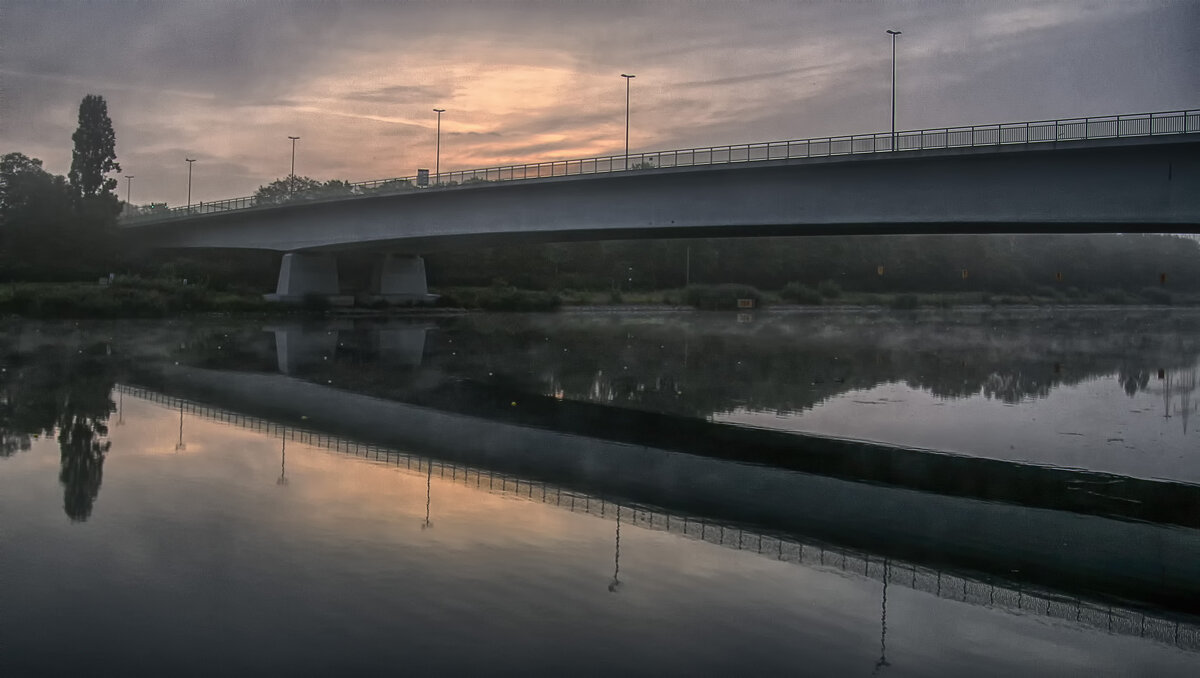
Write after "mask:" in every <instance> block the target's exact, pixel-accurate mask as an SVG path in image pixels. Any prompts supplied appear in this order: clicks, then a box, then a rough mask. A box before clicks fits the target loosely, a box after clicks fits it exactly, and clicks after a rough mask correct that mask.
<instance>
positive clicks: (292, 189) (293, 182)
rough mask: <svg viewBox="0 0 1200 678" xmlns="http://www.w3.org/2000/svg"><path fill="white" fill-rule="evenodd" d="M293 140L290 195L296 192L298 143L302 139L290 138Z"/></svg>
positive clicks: (289, 179)
mask: <svg viewBox="0 0 1200 678" xmlns="http://www.w3.org/2000/svg"><path fill="white" fill-rule="evenodd" d="M288 138H289V139H291V140H292V171H291V172H290V173H289V174H288V195H291V194H293V193H295V192H296V141H297V140H298V139H299V138H300V137H293V136H289V137H288Z"/></svg>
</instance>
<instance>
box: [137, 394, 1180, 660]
mask: <svg viewBox="0 0 1200 678" xmlns="http://www.w3.org/2000/svg"><path fill="white" fill-rule="evenodd" d="M116 388H117V390H118V391H119V392H121V393H125V394H127V395H130V396H133V397H136V398H140V399H142V400H147V401H150V402H154V403H157V404H160V405H165V406H167V407H169V408H171V409H172V410H176V409H178V410H182V411H183V412H186V413H189V414H193V415H196V416H200V417H203V418H205V419H209V420H211V421H215V422H219V423H223V424H228V425H231V426H238V427H241V428H245V429H249V430H253V431H259V432H262V433H265V434H267V435H271V436H279V437H281V438H283V439H286V440H289V441H296V442H299V443H301V444H305V445H309V446H311V447H317V448H322V449H326V450H333V451H336V452H340V453H343V454H348V455H352V456H355V457H358V458H362V459H367V460H371V461H375V462H379V463H385V464H389V465H393V466H396V467H403V468H405V469H407V470H411V471H413V472H415V473H420V474H431V473H433V472H435V471H436V473H437V476H438V478H439V479H442V480H448V481H451V482H456V483H462V484H463V485H465V486H474V487H476V488H477V489H480V490H484V491H487V492H489V493H493V494H498V495H501V496H506V497H516V498H523V499H526V500H531V501H537V502H541V503H543V504H549V505H552V506H557V507H559V508H564V509H567V510H569V511H571V512H573V513H586V514H588V515H592V516H596V517H599V518H612V519H614V520H616V519H617V517H618V516H619V517H620V519H621V521H623V522H626V524H632V525H634V526H637V527H641V528H645V529H651V530H660V531H665V532H670V533H673V534H679V535H683V536H686V537H689V538H692V539H698V540H701V541H705V542H708V543H710V544H716V545H719V546H724V547H726V548H730V549H736V550H739V551H751V552H754V553H757V554H759V555H762V556H765V557H769V558H774V559H776V560H780V561H784V562H789V563H797V564H802V565H807V566H809V567H817V568H831V569H835V570H840V571H842V572H845V573H849V574H853V575H857V576H862V577H866V578H868V579H873V580H875V581H878V582H881V583H882V582H886V583H887V584H896V585H900V586H905V587H908V588H911V589H914V590H917V591H923V592H926V593H930V594H933V595H935V596H937V597H939V598H947V599H950V600H957V601H959V602H964V603H971V604H974V605H984V606H987V607H995V608H999V609H1003V610H1007V611H1011V612H1024V613H1035V614H1039V615H1043V616H1047V617H1052V618H1055V619H1064V620H1068V621H1074V622H1076V623H1081V624H1085V625H1088V626H1091V627H1093V628H1097V629H1103V630H1105V631H1107V632H1109V633H1120V634H1122V635H1131V636H1138V637H1142V638H1147V639H1150V640H1154V641H1157V642H1160V643H1166V644H1169V645H1174V646H1176V647H1179V648H1182V649H1185V650H1190V651H1200V626H1196V625H1193V624H1187V623H1182V622H1180V621H1177V620H1171V619H1167V618H1164V617H1156V616H1153V615H1150V614H1146V613H1143V612H1139V611H1135V610H1129V609H1123V608H1119V607H1114V606H1112V605H1099V604H1096V603H1093V602H1089V601H1087V600H1084V599H1081V598H1079V597H1074V596H1071V597H1068V596H1062V595H1059V594H1055V593H1052V592H1049V591H1044V590H1040V589H1022V588H1021V587H1020V584H1019V583H1016V582H1001V583H997V582H993V581H984V580H980V579H974V578H971V577H969V576H965V575H963V574H955V573H950V572H944V571H941V570H938V569H935V568H930V567H925V566H922V565H917V564H914V563H906V562H903V561H899V560H893V559H887V558H882V557H879V556H872V555H871V554H869V553H864V552H859V551H856V550H853V549H846V548H841V547H837V546H830V545H826V544H819V543H815V542H802V541H799V540H795V539H792V538H789V537H787V536H783V535H772V534H764V533H761V532H755V531H753V530H750V529H747V528H745V527H742V526H738V525H731V524H726V523H721V522H717V521H711V520H707V519H704V518H699V517H695V516H688V515H677V514H672V513H668V512H666V511H662V510H659V509H655V508H650V507H645V506H640V505H630V504H621V503H618V502H614V501H611V500H608V499H604V498H601V497H595V496H592V495H589V494H586V493H583V492H578V491H575V490H571V489H565V488H563V487H560V486H557V485H554V484H552V483H547V482H543V481H537V480H528V479H524V478H520V477H517V476H514V475H511V474H507V473H501V472H496V471H490V470H488V469H483V468H478V467H473V466H468V465H465V464H456V463H450V462H442V461H437V460H431V459H428V458H426V457H422V456H420V455H418V454H413V453H410V452H403V451H400V450H395V449H391V448H388V447H384V446H381V445H375V444H371V443H363V442H360V441H357V440H352V439H349V438H343V437H341V436H335V435H329V434H324V433H320V432H317V431H312V430H308V429H303V428H297V427H294V426H289V425H286V424H279V423H276V422H272V421H269V420H266V419H262V418H259V417H252V416H247V415H244V414H239V413H237V412H231V411H229V410H223V409H221V408H217V407H211V406H208V405H203V404H199V403H196V402H193V401H190V400H184V399H182V398H175V397H173V396H167V395H163V394H161V393H158V392H155V391H151V390H148V389H144V388H139V387H135V386H126V385H121V384H118V385H117V387H116Z"/></svg>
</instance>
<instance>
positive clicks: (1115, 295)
mask: <svg viewBox="0 0 1200 678" xmlns="http://www.w3.org/2000/svg"><path fill="white" fill-rule="evenodd" d="M1100 298H1101V299H1103V300H1104V303H1106V304H1128V303H1129V302H1130V301H1131V299H1130V296H1129V294H1128V293H1127V292H1126V291H1125V290H1119V289H1112V288H1110V289H1107V290H1104V291H1103V292H1101V293H1100Z"/></svg>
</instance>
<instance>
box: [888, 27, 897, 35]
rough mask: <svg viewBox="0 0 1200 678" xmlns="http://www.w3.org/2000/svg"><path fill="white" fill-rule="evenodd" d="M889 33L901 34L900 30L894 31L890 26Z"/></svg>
mask: <svg viewBox="0 0 1200 678" xmlns="http://www.w3.org/2000/svg"><path fill="white" fill-rule="evenodd" d="M888 35H900V31H893V30H892V29H890V28H889V29H888Z"/></svg>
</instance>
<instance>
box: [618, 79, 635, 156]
mask: <svg viewBox="0 0 1200 678" xmlns="http://www.w3.org/2000/svg"><path fill="white" fill-rule="evenodd" d="M621 77H622V78H625V169H629V81H630V80H633V79H634V78H636V77H637V76H636V75H629V74H627V73H622V74H621Z"/></svg>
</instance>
